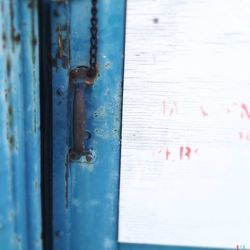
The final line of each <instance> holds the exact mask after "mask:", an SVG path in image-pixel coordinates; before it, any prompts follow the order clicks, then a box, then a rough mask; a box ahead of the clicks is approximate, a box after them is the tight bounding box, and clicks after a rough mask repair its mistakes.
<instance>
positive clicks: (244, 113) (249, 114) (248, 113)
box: [241, 103, 250, 120]
mask: <svg viewBox="0 0 250 250" xmlns="http://www.w3.org/2000/svg"><path fill="white" fill-rule="evenodd" d="M241 108H242V110H243V111H242V113H241V118H242V119H243V118H244V117H245V116H246V117H247V119H249V120H250V111H249V109H248V107H247V105H246V104H245V103H242V104H241Z"/></svg>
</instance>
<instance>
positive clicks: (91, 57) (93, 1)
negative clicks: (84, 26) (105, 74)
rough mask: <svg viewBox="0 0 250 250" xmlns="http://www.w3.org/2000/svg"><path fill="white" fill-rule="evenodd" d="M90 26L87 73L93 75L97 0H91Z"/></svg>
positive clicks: (95, 67) (95, 68)
mask: <svg viewBox="0 0 250 250" xmlns="http://www.w3.org/2000/svg"><path fill="white" fill-rule="evenodd" d="M91 4H92V6H91V19H90V23H91V27H90V33H91V37H90V49H89V73H90V75H95V74H96V71H97V43H98V39H97V31H98V29H97V22H98V20H97V0H91Z"/></svg>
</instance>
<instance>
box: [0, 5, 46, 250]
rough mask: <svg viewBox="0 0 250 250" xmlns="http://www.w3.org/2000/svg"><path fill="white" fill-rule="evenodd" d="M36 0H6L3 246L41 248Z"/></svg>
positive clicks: (0, 92)
mask: <svg viewBox="0 0 250 250" xmlns="http://www.w3.org/2000/svg"><path fill="white" fill-rule="evenodd" d="M38 61H39V55H38V20H37V2H36V1H18V0H12V1H8V0H0V65H1V67H0V149H1V151H0V162H1V165H0V190H1V194H0V249H3V250H8V249H11V250H12V249H41V248H42V246H41V245H42V243H41V201H40V199H41V196H40V132H39V130H40V117H39V113H40V107H39V68H38Z"/></svg>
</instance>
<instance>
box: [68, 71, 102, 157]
mask: <svg viewBox="0 0 250 250" xmlns="http://www.w3.org/2000/svg"><path fill="white" fill-rule="evenodd" d="M90 73H91V74H90ZM96 76H97V68H96V69H95V71H91V72H90V69H89V68H87V67H78V68H75V69H72V70H71V71H70V82H71V83H72V86H73V88H74V100H73V146H72V148H71V149H70V151H69V159H70V160H79V159H80V158H81V156H84V155H85V156H86V158H87V160H88V159H90V156H89V151H88V150H86V148H85V142H84V141H85V126H86V114H85V113H86V112H85V98H84V92H85V87H86V86H91V85H92V84H93V83H94V81H95V78H96Z"/></svg>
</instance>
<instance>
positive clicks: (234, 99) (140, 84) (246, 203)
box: [119, 0, 250, 248]
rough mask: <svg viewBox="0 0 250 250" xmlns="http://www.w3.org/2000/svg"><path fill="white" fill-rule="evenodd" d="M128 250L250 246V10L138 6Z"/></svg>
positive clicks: (126, 167)
mask: <svg viewBox="0 0 250 250" xmlns="http://www.w3.org/2000/svg"><path fill="white" fill-rule="evenodd" d="M125 48H126V50H125V76H124V95H123V120H122V125H123V126H122V153H121V183H120V211H119V216H120V218H119V241H120V242H129V243H144V244H162V245H180V246H202V247H228V248H236V245H237V244H238V245H245V247H246V248H247V247H248V248H249V247H250V199H249V193H250V1H249V0H154V1H153V0H128V1H127V24H126V47H125Z"/></svg>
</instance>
